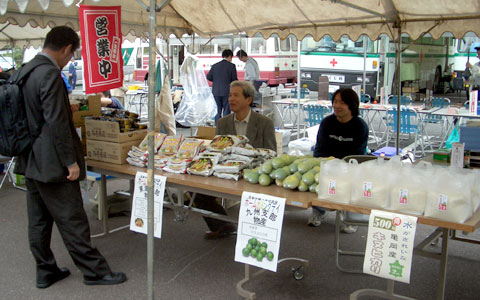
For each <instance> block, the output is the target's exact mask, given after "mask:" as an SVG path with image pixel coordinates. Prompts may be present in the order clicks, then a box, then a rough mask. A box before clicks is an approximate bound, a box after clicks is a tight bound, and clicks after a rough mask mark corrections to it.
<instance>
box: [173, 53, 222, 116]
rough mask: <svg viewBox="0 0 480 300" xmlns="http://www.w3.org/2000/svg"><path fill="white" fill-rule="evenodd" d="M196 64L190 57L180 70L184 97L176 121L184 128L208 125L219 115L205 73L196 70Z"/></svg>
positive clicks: (176, 114)
mask: <svg viewBox="0 0 480 300" xmlns="http://www.w3.org/2000/svg"><path fill="white" fill-rule="evenodd" d="M196 62H197V61H196V60H195V59H194V58H193V57H191V56H188V57H187V58H186V59H185V61H184V62H183V64H182V67H181V68H180V72H181V79H182V84H183V90H184V95H183V99H182V101H181V102H180V105H179V107H178V109H177V112H176V113H175V119H176V120H177V122H178V123H180V124H182V125H183V126H201V125H206V124H207V122H208V121H211V120H212V119H213V118H214V117H215V115H216V114H217V104H216V103H215V99H214V98H213V94H212V91H211V90H210V87H209V86H208V83H207V79H206V78H205V73H204V72H203V71H202V70H197V69H196Z"/></svg>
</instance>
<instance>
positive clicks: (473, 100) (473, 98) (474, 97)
mask: <svg viewBox="0 0 480 300" xmlns="http://www.w3.org/2000/svg"><path fill="white" fill-rule="evenodd" d="M477 107H478V91H471V92H470V101H469V107H468V111H469V112H470V114H471V115H475V116H476V115H477Z"/></svg>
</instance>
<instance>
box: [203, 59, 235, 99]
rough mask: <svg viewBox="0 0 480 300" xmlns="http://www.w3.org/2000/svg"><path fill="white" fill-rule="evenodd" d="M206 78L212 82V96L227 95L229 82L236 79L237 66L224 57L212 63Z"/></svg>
mask: <svg viewBox="0 0 480 300" xmlns="http://www.w3.org/2000/svg"><path fill="white" fill-rule="evenodd" d="M207 79H208V80H210V81H211V82H212V83H213V84H212V93H213V96H228V95H229V94H230V82H232V81H235V80H238V79H237V68H236V67H235V65H234V64H233V63H231V62H229V61H227V60H225V59H222V60H221V61H219V62H218V63H216V64H214V65H213V66H212V68H211V69H210V71H209V72H208V74H207Z"/></svg>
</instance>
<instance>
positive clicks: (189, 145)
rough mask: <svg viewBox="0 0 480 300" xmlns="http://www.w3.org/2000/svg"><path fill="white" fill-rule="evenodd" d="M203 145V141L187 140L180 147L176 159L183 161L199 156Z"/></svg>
mask: <svg viewBox="0 0 480 300" xmlns="http://www.w3.org/2000/svg"><path fill="white" fill-rule="evenodd" d="M202 144H203V141H202V140H198V139H191V138H188V139H185V140H184V141H183V142H182V144H181V145H180V148H179V149H178V152H177V154H176V157H178V158H183V159H189V158H190V159H193V158H194V157H195V156H196V155H197V154H198V152H200V146H201V145H202Z"/></svg>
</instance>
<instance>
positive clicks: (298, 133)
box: [297, 41, 302, 139]
mask: <svg viewBox="0 0 480 300" xmlns="http://www.w3.org/2000/svg"><path fill="white" fill-rule="evenodd" d="M301 48H302V41H298V42H297V57H298V58H297V106H298V107H297V108H298V114H297V139H299V138H300V112H301V109H300V90H301V89H302V80H301V79H300V52H301Z"/></svg>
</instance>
